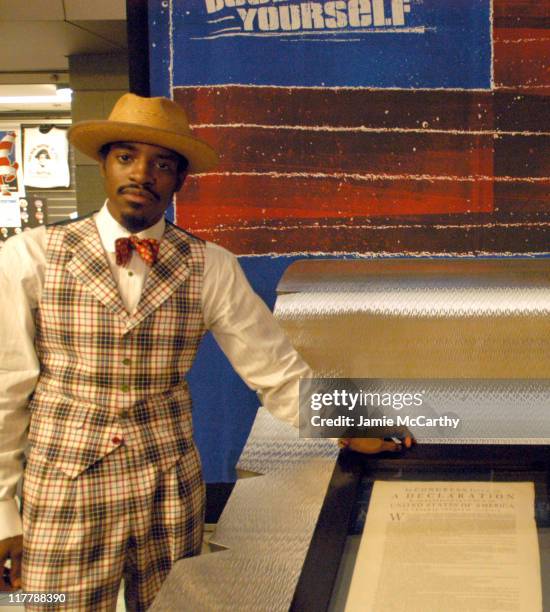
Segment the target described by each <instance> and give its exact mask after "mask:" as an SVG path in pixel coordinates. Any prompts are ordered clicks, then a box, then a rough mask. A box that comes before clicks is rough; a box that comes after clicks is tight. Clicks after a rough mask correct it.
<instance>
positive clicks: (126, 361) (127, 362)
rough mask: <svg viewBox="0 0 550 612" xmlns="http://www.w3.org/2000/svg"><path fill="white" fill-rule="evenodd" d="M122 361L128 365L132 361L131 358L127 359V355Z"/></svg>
mask: <svg viewBox="0 0 550 612" xmlns="http://www.w3.org/2000/svg"><path fill="white" fill-rule="evenodd" d="M122 363H123V364H124V365H130V364H131V363H132V360H131V359H128V357H126V358H125V359H123V360H122Z"/></svg>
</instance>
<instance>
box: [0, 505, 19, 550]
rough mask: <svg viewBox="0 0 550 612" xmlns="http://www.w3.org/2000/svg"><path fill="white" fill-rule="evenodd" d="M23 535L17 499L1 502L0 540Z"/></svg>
mask: <svg viewBox="0 0 550 612" xmlns="http://www.w3.org/2000/svg"><path fill="white" fill-rule="evenodd" d="M22 533H23V524H22V522H21V514H20V513H19V505H18V503H17V500H16V499H4V500H0V540H5V539H6V538H14V537H15V536H18V535H21V534H22Z"/></svg>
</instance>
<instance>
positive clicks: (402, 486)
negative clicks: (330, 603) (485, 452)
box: [345, 481, 542, 612]
mask: <svg viewBox="0 0 550 612" xmlns="http://www.w3.org/2000/svg"><path fill="white" fill-rule="evenodd" d="M534 502H535V492H534V485H533V483H532V482H514V483H510V482H404V481H400V482H385V481H376V482H375V483H374V489H373V492H372V496H371V500H370V504H369V509H368V514H367V520H366V524H365V530H364V532H363V535H362V537H361V542H360V545H359V551H358V553H357V561H356V563H355V568H354V571H353V576H352V580H351V586H350V590H349V595H348V599H347V601H346V607H345V610H346V612H368V611H371V610H372V611H379V610H380V611H382V610H383V611H384V612H388V611H397V610H406V611H407V612H412V611H418V612H441V611H442V610H445V612H452V611H455V610H456V611H460V612H465V611H466V610H467V611H475V612H482V611H483V612H485V611H489V610H491V611H494V612H497V611H498V612H505V611H508V610H510V611H512V610H513V611H514V612H516V611H521V612H523V611H525V612H539V611H541V610H542V590H541V579H540V561H539V549H538V540H537V531H536V525H535V520H534V511H535V506H534Z"/></svg>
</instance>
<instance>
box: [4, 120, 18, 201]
mask: <svg viewBox="0 0 550 612" xmlns="http://www.w3.org/2000/svg"><path fill="white" fill-rule="evenodd" d="M15 137H16V134H15V132H8V133H7V134H6V135H5V136H4V137H3V138H2V140H0V195H4V196H6V195H10V190H9V183H13V181H15V179H16V178H17V169H18V168H19V164H18V163H17V162H16V161H14V160H12V159H10V155H11V154H12V151H13V147H14V146H15Z"/></svg>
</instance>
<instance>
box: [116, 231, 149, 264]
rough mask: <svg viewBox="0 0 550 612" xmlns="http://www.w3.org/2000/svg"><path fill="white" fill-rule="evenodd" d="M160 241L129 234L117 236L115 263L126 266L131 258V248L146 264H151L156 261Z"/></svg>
mask: <svg viewBox="0 0 550 612" xmlns="http://www.w3.org/2000/svg"><path fill="white" fill-rule="evenodd" d="M159 246H160V243H159V241H158V240H155V239H154V238H143V239H141V238H138V237H137V236H129V237H128V238H117V239H116V240H115V253H116V263H117V265H118V266H127V265H128V264H129V263H130V259H131V258H132V249H135V250H136V251H137V253H138V255H139V256H140V257H141V259H143V261H144V262H145V263H146V264H147V265H148V266H152V265H153V264H154V263H155V261H157V258H158V254H159Z"/></svg>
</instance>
